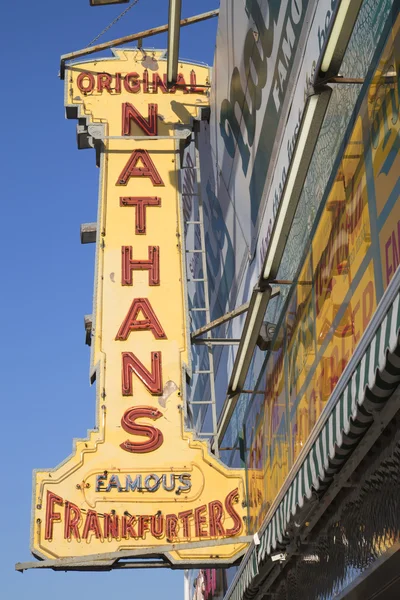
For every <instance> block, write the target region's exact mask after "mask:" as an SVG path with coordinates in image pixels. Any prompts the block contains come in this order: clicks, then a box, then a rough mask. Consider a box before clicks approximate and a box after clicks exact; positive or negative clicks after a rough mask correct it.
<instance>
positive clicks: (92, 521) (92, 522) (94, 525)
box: [82, 510, 101, 540]
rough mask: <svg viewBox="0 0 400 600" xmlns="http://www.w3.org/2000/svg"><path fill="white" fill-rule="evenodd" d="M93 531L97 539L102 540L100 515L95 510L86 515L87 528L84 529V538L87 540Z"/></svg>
mask: <svg viewBox="0 0 400 600" xmlns="http://www.w3.org/2000/svg"><path fill="white" fill-rule="evenodd" d="M91 531H93V533H94V535H95V537H96V539H99V538H101V529H100V522H99V517H98V514H97V512H96V511H95V510H88V512H87V515H86V521H85V527H84V528H83V533H82V538H83V539H84V540H86V539H87V538H88V537H89V533H90V532H91Z"/></svg>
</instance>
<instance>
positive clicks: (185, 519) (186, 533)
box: [178, 510, 193, 538]
mask: <svg viewBox="0 0 400 600" xmlns="http://www.w3.org/2000/svg"><path fill="white" fill-rule="evenodd" d="M178 517H179V518H180V519H181V521H182V525H183V537H185V538H190V523H189V519H190V518H191V517H193V511H192V510H184V511H183V512H180V513H178Z"/></svg>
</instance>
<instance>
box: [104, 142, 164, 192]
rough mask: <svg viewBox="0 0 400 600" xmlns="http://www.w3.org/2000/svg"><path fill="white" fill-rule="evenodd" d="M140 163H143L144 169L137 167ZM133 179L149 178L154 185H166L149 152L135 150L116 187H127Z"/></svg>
mask: <svg viewBox="0 0 400 600" xmlns="http://www.w3.org/2000/svg"><path fill="white" fill-rule="evenodd" d="M139 161H142V163H143V165H144V166H143V167H137V166H136V165H137V164H138V162H139ZM131 177H149V178H150V179H151V181H152V183H153V185H156V186H157V185H164V182H163V180H162V179H161V177H160V174H159V172H158V171H157V169H156V167H155V164H154V163H153V161H152V160H151V158H150V155H149V153H148V152H147V150H134V151H133V152H132V154H131V156H130V158H129V160H128V162H127V163H126V165H125V167H124V168H123V169H122V172H121V174H120V176H119V177H118V180H117V182H116V184H115V185H126V184H127V183H128V181H129V180H130V178H131Z"/></svg>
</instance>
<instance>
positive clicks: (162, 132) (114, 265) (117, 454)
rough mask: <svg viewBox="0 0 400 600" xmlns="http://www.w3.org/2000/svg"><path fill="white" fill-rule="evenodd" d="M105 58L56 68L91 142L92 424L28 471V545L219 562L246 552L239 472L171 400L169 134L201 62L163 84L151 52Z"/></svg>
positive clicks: (177, 369) (179, 122)
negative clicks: (95, 212) (57, 458)
mask: <svg viewBox="0 0 400 600" xmlns="http://www.w3.org/2000/svg"><path fill="white" fill-rule="evenodd" d="M114 55H115V56H114V57H113V58H109V59H100V60H93V61H90V62H86V61H85V62H83V63H79V64H74V65H70V66H69V67H68V68H67V71H66V75H65V81H66V108H67V116H69V117H75V118H78V119H79V125H78V143H79V144H80V146H81V147H84V146H85V145H87V146H90V145H93V146H94V147H96V150H97V155H98V162H99V165H100V167H101V168H100V195H99V216H98V221H97V244H96V246H97V252H96V275H95V293H94V307H93V328H92V341H91V351H92V356H91V369H92V371H91V376H92V380H93V379H96V385H97V398H98V400H97V428H96V429H95V430H92V431H90V433H89V437H88V438H87V439H85V440H78V441H76V442H75V446H74V451H73V453H72V455H71V456H70V457H69V458H68V459H67V460H65V461H64V462H63V463H62V464H61V465H59V466H58V467H57V468H56V469H54V470H49V471H42V470H41V471H36V472H35V483H34V510H33V526H32V552H33V553H34V554H35V555H36V556H38V557H40V558H71V557H85V556H88V555H94V554H97V555H101V554H104V553H110V552H117V551H121V550H132V549H135V550H137V549H140V548H143V549H148V548H154V550H155V552H157V548H158V547H160V548H161V547H162V546H163V547H165V545H168V544H170V545H171V547H172V551H171V552H170V555H171V556H172V557H173V558H174V560H175V561H178V562H179V561H182V562H183V563H188V562H193V563H196V562H197V563H198V564H200V563H202V562H203V563H204V561H205V559H207V558H210V557H211V556H212V557H214V558H213V560H214V562H216V561H218V560H221V562H226V563H229V562H232V561H233V560H235V559H236V558H238V557H239V556H240V554H241V553H243V551H244V549H245V547H246V545H245V544H244V543H243V537H242V536H244V535H245V534H246V531H245V526H244V519H243V515H244V511H245V507H244V504H245V503H244V497H245V490H244V478H243V475H242V472H241V471H240V470H233V469H229V468H227V467H226V466H225V465H223V464H222V463H221V462H219V460H217V459H216V458H215V456H214V455H213V454H211V453H210V451H209V449H208V445H207V443H206V442H205V441H199V440H198V439H196V438H195V436H194V434H193V433H192V432H190V431H186V430H185V428H184V398H183V396H182V393H183V385H184V379H183V375H184V373H185V365H188V364H189V354H188V332H187V327H186V307H185V295H184V280H185V277H186V276H185V270H184V269H185V267H184V260H183V253H184V249H183V248H182V231H183V224H182V217H181V202H180V195H179V181H178V179H179V168H180V159H179V139H178V138H179V137H182V133H181V132H182V129H184V128H185V126H186V129H188V126H189V125H190V122H191V119H193V118H195V117H196V115H197V113H198V110H199V108H201V107H203V106H207V103H208V100H207V95H206V93H205V91H206V89H207V83H208V69H207V68H206V67H204V66H194V65H191V64H182V63H180V74H179V77H178V81H177V85H176V87H175V88H173V89H170V90H168V89H167V86H166V84H165V76H164V73H165V71H166V61H165V59H164V55H163V53H162V52H159V51H151V52H148V51H146V52H144V51H141V50H116V51H115V52H114ZM204 400H206V399H204ZM220 540H221V542H223V543H221V544H220V545H219V544H218V542H219V541H220ZM229 540H230V541H231V543H229ZM197 541H199V542H200V541H201V542H203V543H202V544H199V547H198V548H196V547H193V546H195V544H193V542H197ZM207 541H209V542H210V544H209V547H207V544H206V543H204V542H207ZM189 542H190V549H189V548H187V549H186V550H185V544H186V545H188V543H189ZM215 557H217V558H215Z"/></svg>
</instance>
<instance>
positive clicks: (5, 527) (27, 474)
mask: <svg viewBox="0 0 400 600" xmlns="http://www.w3.org/2000/svg"><path fill="white" fill-rule="evenodd" d="M126 6H127V5H117V6H115V7H97V8H91V7H90V6H89V0H2V2H1V8H0V40H1V41H0V44H1V46H2V49H1V56H2V63H1V89H2V91H1V95H0V103H1V116H2V124H1V145H0V157H1V160H0V176H1V196H2V199H1V205H0V206H1V208H0V210H1V235H0V243H1V251H0V257H1V258H0V261H1V271H0V272H1V274H2V277H1V279H2V287H1V295H0V302H1V312H0V319H1V323H0V335H1V343H0V353H1V354H0V365H1V391H2V419H1V421H0V422H1V424H2V434H1V442H0V443H1V458H2V464H3V471H2V472H3V476H4V479H3V482H4V485H3V488H2V493H1V496H0V508H1V512H0V515H1V516H0V519H1V528H0V536H1V541H0V573H1V584H0V585H1V587H0V589H1V591H0V597H1V598H2V599H4V600H6V599H7V600H25V599H28V598H29V599H30V600H36V599H39V598H40V599H41V600H47V599H53V598H56V600H66V599H68V600H70V599H71V598H88V597H92V596H101V597H102V598H108V597H113V598H116V597H118V596H123V597H124V598H129V599H141V598H145V599H146V600H158V599H160V600H161V599H162V600H176V599H180V598H182V597H183V573H181V572H170V571H167V570H163V569H160V570H153V571H149V570H140V571H125V572H122V571H116V572H112V573H73V572H71V573H61V572H53V571H45V570H41V571H28V572H25V573H24V574H22V575H21V574H19V573H16V572H14V564H15V563H16V562H18V561H28V560H31V555H30V552H29V537H30V510H31V491H32V470H33V469H34V468H50V467H54V466H56V465H57V464H58V463H59V462H61V461H62V460H63V459H64V458H66V457H67V456H68V455H69V454H70V453H71V450H72V440H73V438H74V437H85V436H86V431H87V429H89V428H92V427H93V426H94V424H95V390H94V388H90V387H89V377H88V375H89V349H88V347H87V346H85V344H84V338H85V335H84V326H83V317H84V314H87V313H91V309H92V291H93V270H94V245H92V244H90V245H86V246H81V245H80V240H79V226H80V224H81V223H84V222H90V221H95V220H96V213H97V188H98V170H97V169H96V166H95V156H94V151H90V150H81V151H78V149H77V146H76V137H75V129H76V122H75V121H67V120H65V117H64V107H63V82H61V81H60V80H59V79H58V70H59V57H60V55H61V54H63V53H66V52H70V51H73V50H77V49H80V48H83V47H84V46H86V45H87V44H88V43H89V42H90V41H91V40H92V38H94V37H95V36H96V35H97V34H98V33H99V32H100V31H101V30H102V29H103V28H104V27H105V26H107V25H108V24H109V22H110V21H111V20H112V19H113V18H114V17H115V16H116V15H117V14H119V12H121V11H122V10H123V8H124V7H126ZM217 7H218V0H202V2H200V3H198V2H193V0H183V16H184V17H186V16H190V15H194V14H197V13H199V12H204V11H207V10H211V9H213V8H217ZM167 15H168V0H139V2H138V4H137V5H136V6H135V7H133V8H132V9H131V11H130V12H129V13H128V15H127V16H126V17H125V18H124V19H123V20H121V21H120V22H119V23H118V24H117V25H115V26H114V27H113V28H112V29H111V31H110V32H108V33H107V34H106V36H104V37H103V38H102V41H106V40H107V39H112V38H114V37H118V36H122V35H127V34H129V33H133V32H136V31H141V30H143V29H147V28H150V27H154V26H157V25H162V24H164V23H166V22H167V20H168V19H167ZM216 26H217V21H216V19H213V20H212V21H207V22H205V23H201V24H198V25H194V26H191V27H190V28H185V29H183V30H182V37H181V51H180V54H181V58H187V59H193V60H199V61H204V62H207V63H209V64H212V61H213V54H214V44H215V35H216ZM166 44H167V39H166V35H160V36H157V37H154V38H151V39H150V40H148V41H147V43H146V42H144V44H143V45H144V47H156V48H164V47H166Z"/></svg>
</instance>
